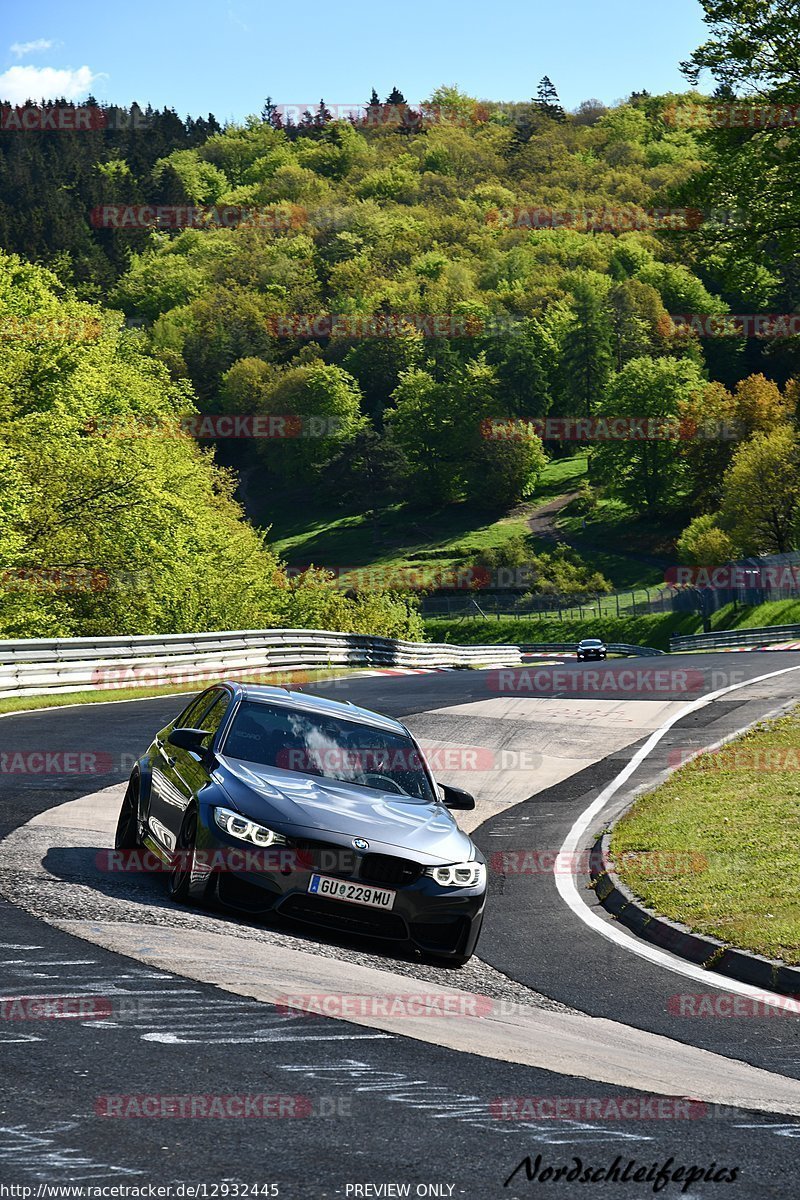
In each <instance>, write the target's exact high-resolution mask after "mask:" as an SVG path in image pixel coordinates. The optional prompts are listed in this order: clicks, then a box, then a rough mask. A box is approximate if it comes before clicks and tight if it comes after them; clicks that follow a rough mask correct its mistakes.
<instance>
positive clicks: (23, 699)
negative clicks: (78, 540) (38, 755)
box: [0, 667, 361, 715]
mask: <svg viewBox="0 0 800 1200" xmlns="http://www.w3.org/2000/svg"><path fill="white" fill-rule="evenodd" d="M360 669H361V668H359V667H338V668H333V669H331V670H317V671H275V672H274V674H270V675H266V674H263V675H259V678H258V680H252V681H251V682H253V683H255V682H258V683H262V684H265V685H272V686H273V687H289V686H291V687H300V686H302V685H303V684H304V683H314V682H315V680H318V679H333V678H336V677H337V676H339V675H342V674H343V673H344V674H347V675H356V674H358V672H359V670H360ZM219 678H220V679H224V678H225V676H224V674H223V675H220V676H219ZM237 678H238V676H237ZM215 682H217V681H216V679H194V680H188V681H187V682H186V683H165V684H163V685H162V686H160V687H135V686H134V687H121V688H87V689H86V690H85V691H82V692H59V693H57V694H56V695H54V696H5V697H2V698H0V715H2V714H3V713H15V712H32V711H34V710H36V709H38V708H63V707H64V706H65V705H68V704H107V703H108V702H109V701H110V700H150V699H152V698H153V697H158V696H180V695H184V694H185V695H193V694H196V693H197V692H202V691H203V689H204V688H207V687H210V686H211V684H212V683H215ZM241 682H242V683H247V680H246V679H242V680H241Z"/></svg>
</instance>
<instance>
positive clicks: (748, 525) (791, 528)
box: [720, 425, 800, 554]
mask: <svg viewBox="0 0 800 1200" xmlns="http://www.w3.org/2000/svg"><path fill="white" fill-rule="evenodd" d="M799 506H800V438H798V434H797V432H796V431H795V430H794V429H793V428H792V427H791V426H788V425H787V426H781V427H779V428H777V429H773V430H772V431H771V432H770V433H756V434H754V435H753V437H752V438H751V439H750V440H749V441H747V442H745V443H744V444H743V445H742V446H740V447H739V449H738V450H737V451H736V454H735V455H734V457H733V462H732V463H731V465H730V467H729V468H728V470H727V472H726V474H725V478H724V480H723V484H722V505H721V509H720V512H721V518H720V519H721V524H722V526H723V527H724V528H725V529H726V530H728V531H729V533H730V536H731V538H732V539H733V541H734V542H736V544H737V545H738V546H740V547H741V549H742V550H743V552H744V553H745V554H765V553H766V554H774V553H777V554H785V553H786V552H787V551H788V550H791V549H793V548H794V546H796V545H797V535H798V529H797V520H798V507H799Z"/></svg>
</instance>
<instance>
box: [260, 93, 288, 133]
mask: <svg viewBox="0 0 800 1200" xmlns="http://www.w3.org/2000/svg"><path fill="white" fill-rule="evenodd" d="M261 120H262V121H263V122H264V124H265V125H271V126H272V128H273V129H281V128H282V127H283V118H282V116H281V110H280V107H279V106H278V105H277V104H273V103H272V96H267V98H266V100H265V101H264V107H263V108H262V110H261Z"/></svg>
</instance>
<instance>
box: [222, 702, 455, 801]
mask: <svg viewBox="0 0 800 1200" xmlns="http://www.w3.org/2000/svg"><path fill="white" fill-rule="evenodd" d="M222 753H223V754H224V755H225V756H226V757H228V758H239V759H243V760H244V761H245V762H251V763H260V764H262V765H263V766H268V767H277V768H278V769H280V770H283V771H295V772H298V773H300V774H302V775H321V776H323V777H324V778H326V779H336V780H340V781H343V782H347V783H357V784H360V785H361V786H362V787H369V788H375V789H377V790H379V791H384V792H392V793H396V794H398V795H405V796H411V797H413V798H414V799H417V800H428V801H431V800H433V798H434V797H433V791H432V789H431V785H430V782H429V780H428V777H427V775H426V773H425V770H424V768H423V766H422V761H421V759H420V754H419V751H418V749H417V747H416V746H415V745H414V742H413V741H412V740H411V738H409V737H406V736H405V735H403V734H399V733H392V732H391V731H390V730H387V729H378V728H376V727H375V726H374V725H364V724H362V723H361V722H359V721H348V720H343V719H342V718H341V717H337V716H329V715H328V714H327V713H318V712H310V711H307V710H304V709H296V708H287V707H284V706H283V705H281V704H266V703H263V702H261V701H256V700H244V701H243V702H242V704H241V706H240V708H239V711H238V713H237V714H236V717H235V720H234V722H233V725H232V726H231V729H230V732H229V733H228V736H227V737H226V739H225V744H224V746H223V747H222Z"/></svg>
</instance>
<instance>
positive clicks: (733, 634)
mask: <svg viewBox="0 0 800 1200" xmlns="http://www.w3.org/2000/svg"><path fill="white" fill-rule="evenodd" d="M785 641H800V625H766V626H764V627H763V628H761V629H723V630H721V631H720V632H719V633H693V634H687V635H686V636H678V635H675V634H673V636H672V637H671V638H670V639H669V648H670V651H671V652H672V653H673V654H674V653H676V652H679V651H681V650H725V649H726V648H730V647H736V646H768V645H770V644H771V643H774V642H785Z"/></svg>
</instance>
